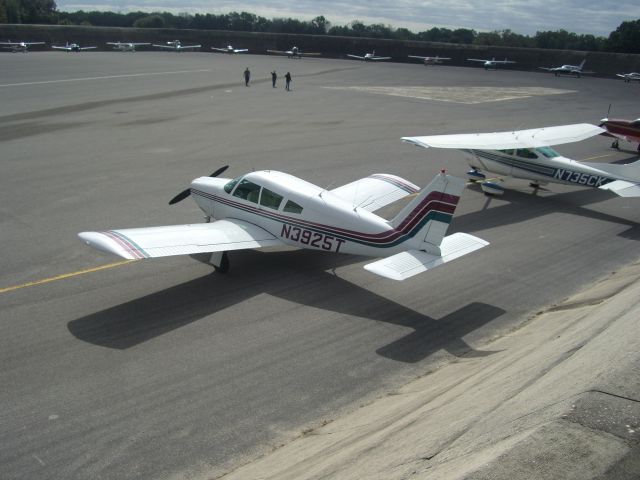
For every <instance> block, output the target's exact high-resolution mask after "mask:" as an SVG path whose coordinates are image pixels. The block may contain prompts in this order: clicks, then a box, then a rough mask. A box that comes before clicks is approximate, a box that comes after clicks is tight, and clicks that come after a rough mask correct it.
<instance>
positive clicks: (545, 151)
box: [536, 147, 560, 158]
mask: <svg viewBox="0 0 640 480" xmlns="http://www.w3.org/2000/svg"><path fill="white" fill-rule="evenodd" d="M536 151H537V152H538V153H541V154H542V155H544V156H545V157H547V158H555V157H559V156H560V154H559V153H558V152H556V151H555V150H554V149H553V148H551V147H538V148H536Z"/></svg>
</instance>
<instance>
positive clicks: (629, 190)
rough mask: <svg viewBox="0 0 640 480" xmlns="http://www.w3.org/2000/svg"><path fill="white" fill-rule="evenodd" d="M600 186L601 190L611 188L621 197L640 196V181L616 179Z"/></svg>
mask: <svg viewBox="0 0 640 480" xmlns="http://www.w3.org/2000/svg"><path fill="white" fill-rule="evenodd" d="M598 188H600V189H601V190H609V191H611V192H613V193H615V194H616V195H619V196H620V197H640V183H634V182H628V181H626V180H615V181H613V182H610V183H607V184H606V185H602V186H601V187H598Z"/></svg>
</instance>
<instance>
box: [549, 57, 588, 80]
mask: <svg viewBox="0 0 640 480" xmlns="http://www.w3.org/2000/svg"><path fill="white" fill-rule="evenodd" d="M586 61H587V59H586V58H585V59H584V60H582V62H580V65H561V66H559V67H538V68H539V69H540V70H546V71H547V72H553V73H554V74H555V76H556V77H557V76H558V75H563V74H564V75H575V76H576V77H580V75H581V74H583V73H593V72H588V71H586V70H583V68H584V64H585V63H586Z"/></svg>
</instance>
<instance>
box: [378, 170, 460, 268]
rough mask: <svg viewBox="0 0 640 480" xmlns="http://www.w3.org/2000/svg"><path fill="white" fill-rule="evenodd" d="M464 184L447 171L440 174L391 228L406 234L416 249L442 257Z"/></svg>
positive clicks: (395, 220) (392, 221)
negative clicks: (442, 250) (443, 247)
mask: <svg viewBox="0 0 640 480" xmlns="http://www.w3.org/2000/svg"><path fill="white" fill-rule="evenodd" d="M464 183H465V182H464V180H462V179H459V178H456V177H452V176H450V175H446V174H445V173H444V172H443V173H440V174H438V175H437V176H436V177H435V178H434V179H433V180H432V181H431V183H429V185H427V186H426V187H424V188H423V189H422V190H421V191H420V192H419V193H418V196H416V198H414V199H413V200H412V201H411V202H409V204H408V205H407V206H405V207H404V208H403V209H402V210H401V211H400V213H398V215H396V217H395V218H394V219H393V220H391V222H390V223H391V226H392V227H393V228H394V229H395V230H397V231H399V232H401V233H402V234H403V235H406V237H407V241H409V242H410V244H411V246H412V247H413V248H416V249H418V250H424V251H427V252H429V253H433V254H437V255H439V254H440V244H441V243H442V239H443V238H444V236H445V234H446V233H447V229H448V228H449V223H451V218H452V217H453V212H454V211H455V209H456V205H457V204H458V200H459V199H460V195H461V194H462V191H463V190H464Z"/></svg>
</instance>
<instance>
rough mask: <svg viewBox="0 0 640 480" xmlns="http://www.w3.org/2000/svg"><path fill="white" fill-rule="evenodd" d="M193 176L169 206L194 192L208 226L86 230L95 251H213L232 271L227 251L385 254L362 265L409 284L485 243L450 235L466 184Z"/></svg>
mask: <svg viewBox="0 0 640 480" xmlns="http://www.w3.org/2000/svg"><path fill="white" fill-rule="evenodd" d="M226 168H227V167H222V168H220V169H219V170H218V171H216V172H214V173H213V174H212V175H211V176H209V177H200V178H196V179H195V180H193V181H192V182H191V186H190V188H188V189H186V190H184V191H183V192H181V193H179V194H178V195H176V196H175V197H174V198H173V199H172V200H171V201H170V202H169V204H174V203H177V202H179V201H181V200H183V199H185V198H186V197H188V196H189V195H191V196H192V197H193V199H194V200H195V202H196V203H197V205H198V206H199V207H200V208H201V209H202V211H203V212H204V214H205V216H206V219H207V223H201V224H195V225H172V226H166V227H147V228H132V229H126V230H106V231H101V232H82V233H79V234H78V236H79V237H80V238H81V239H82V240H83V241H84V242H85V243H86V244H87V245H90V246H92V247H94V248H97V249H98V250H102V251H105V252H109V253H114V254H116V255H119V256H120V257H123V258H127V259H132V260H133V259H142V258H150V257H164V256H169V255H190V254H197V253H211V257H210V259H209V263H211V264H212V265H213V266H214V267H215V268H216V271H219V272H221V273H224V272H226V271H227V270H228V269H229V260H228V256H227V253H226V252H228V251H231V250H243V249H251V248H263V247H273V246H284V245H288V246H293V247H299V248H307V249H311V250H318V251H327V252H335V253H346V254H351V255H363V256H370V257H384V258H382V259H381V260H378V261H375V262H372V263H369V264H367V265H365V267H364V268H365V269H367V270H369V271H371V272H373V273H376V274H378V275H381V276H383V277H387V278H391V279H394V280H404V279H407V278H409V277H412V276H414V275H416V274H418V273H421V272H424V271H426V270H429V269H432V268H435V267H437V266H440V265H442V264H444V263H447V262H449V261H451V260H454V259H456V258H458V257H461V256H463V255H466V254H468V253H471V252H473V251H475V250H478V249H480V248H482V247H485V246H486V245H488V242H485V241H484V240H482V239H479V238H477V237H474V236H472V235H469V234H466V233H454V234H452V235H448V236H445V234H446V231H447V228H448V226H449V223H450V222H451V218H452V217H453V213H454V211H455V208H456V205H457V203H458V200H459V198H460V194H461V193H462V191H463V189H464V181H463V180H462V179H459V178H456V177H452V176H450V175H446V174H445V173H444V172H442V173H440V174H438V175H436V177H435V178H434V179H433V181H432V182H431V183H430V184H429V185H427V186H426V187H425V188H423V189H422V190H418V187H417V186H416V185H414V184H413V183H411V182H408V181H407V180H404V179H402V178H400V177H397V176H394V175H386V174H375V175H371V176H369V177H367V178H363V179H361V180H357V181H355V182H352V183H348V184H346V185H343V186H342V187H338V188H335V189H333V190H326V189H324V188H321V187H318V186H316V185H313V184H311V183H309V182H307V181H305V180H302V179H300V178H297V177H294V176H292V175H289V174H286V173H282V172H276V171H273V170H265V171H257V172H252V173H248V174H246V175H244V176H241V177H237V178H235V179H228V178H215V177H216V176H217V175H219V174H220V173H222V172H223V171H224V170H225V169H226ZM409 196H412V197H413V198H412V199H411V200H410V201H409V203H408V204H407V205H406V206H405V207H404V208H403V209H402V210H401V211H400V212H399V213H398V214H397V215H396V216H395V218H393V219H392V220H385V219H384V218H382V217H380V216H378V215H376V214H374V213H372V212H374V211H376V210H378V209H380V208H382V207H384V206H385V205H389V204H390V203H392V202H394V201H396V200H399V199H401V198H403V197H409Z"/></svg>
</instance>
